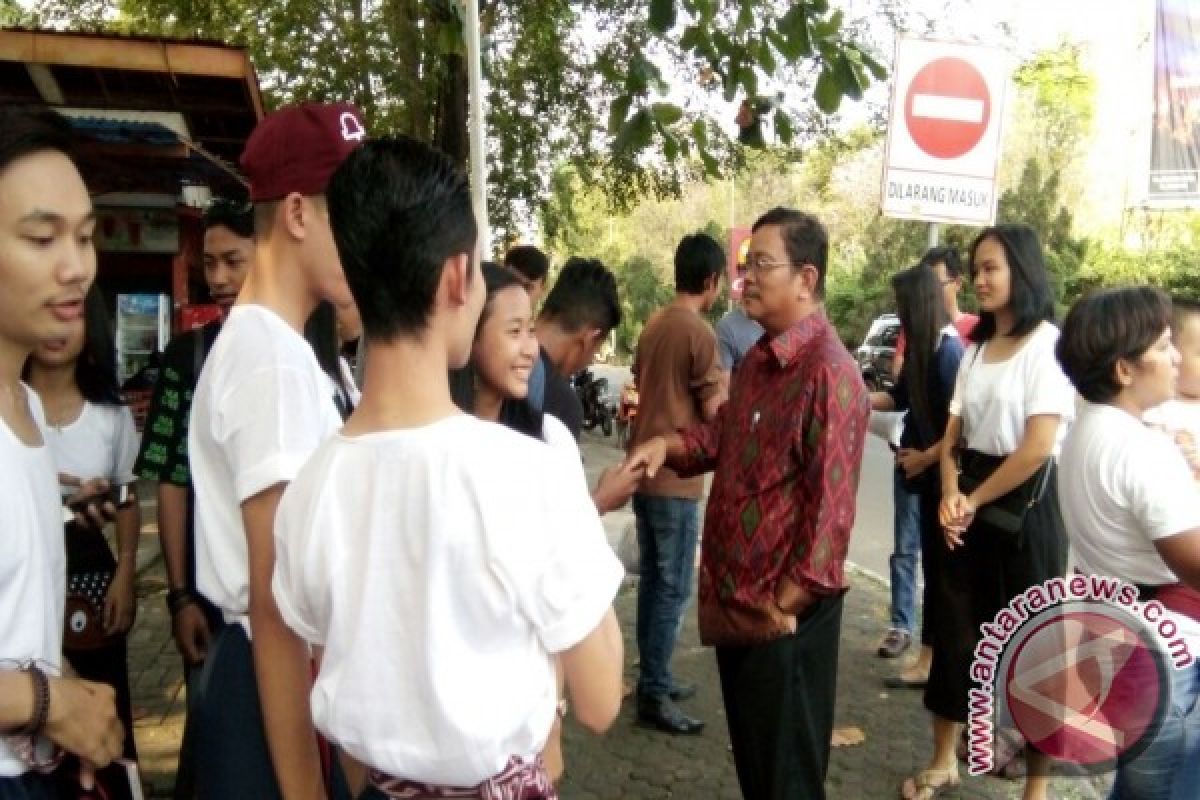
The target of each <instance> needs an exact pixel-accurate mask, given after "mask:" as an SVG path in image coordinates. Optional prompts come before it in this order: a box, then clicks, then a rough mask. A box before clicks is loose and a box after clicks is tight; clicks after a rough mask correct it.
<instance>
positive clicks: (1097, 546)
mask: <svg viewBox="0 0 1200 800" xmlns="http://www.w3.org/2000/svg"><path fill="white" fill-rule="evenodd" d="M1082 408H1083V410H1082V411H1081V412H1080V415H1079V419H1078V420H1077V421H1076V422H1075V424H1074V426H1072V428H1071V432H1070V434H1069V435H1068V436H1067V440H1066V442H1065V443H1064V445H1063V451H1062V455H1061V456H1059V462H1058V463H1059V477H1058V501H1059V506H1060V508H1061V509H1062V515H1063V522H1064V523H1065V524H1066V527H1067V535H1068V536H1070V538H1071V545H1072V548H1073V549H1074V553H1075V559H1076V563H1077V564H1078V566H1079V568H1080V569H1081V570H1083V571H1084V572H1087V573H1091V574H1097V575H1112V576H1114V577H1117V578H1121V579H1123V580H1126V581H1129V582H1130V583H1138V584H1143V585H1150V586H1161V585H1164V584H1169V583H1177V582H1178V580H1179V579H1178V578H1177V577H1175V574H1174V573H1173V572H1171V569H1170V568H1169V567H1168V566H1167V565H1166V564H1165V563H1164V562H1163V560H1162V557H1161V556H1159V554H1158V551H1157V550H1155V548H1154V542H1155V541H1156V540H1158V539H1164V538H1166V537H1169V536H1173V535H1175V534H1177V533H1182V532H1184V531H1189V530H1194V529H1197V528H1200V490H1198V489H1197V486H1196V482H1195V481H1194V480H1192V473H1191V470H1190V469H1188V466H1187V463H1186V462H1185V461H1184V459H1183V455H1182V454H1181V453H1180V452H1179V450H1178V449H1177V448H1176V447H1175V445H1174V444H1173V443H1172V442H1171V441H1170V439H1168V438H1167V437H1166V436H1165V435H1164V434H1163V433H1161V432H1160V431H1156V430H1153V429H1152V428H1148V427H1147V426H1146V425H1144V424H1142V423H1141V422H1139V421H1138V420H1137V419H1136V418H1134V417H1133V416H1132V415H1130V414H1128V413H1126V412H1125V411H1122V410H1121V409H1119V408H1115V407H1113V406H1109V405H1096V404H1092V403H1084V404H1083V407H1082ZM1176 621H1177V624H1178V625H1179V626H1180V630H1181V632H1183V634H1184V635H1185V636H1187V637H1189V638H1190V639H1191V640H1192V648H1193V652H1198V651H1197V650H1196V648H1195V645H1196V644H1200V623H1197V622H1195V621H1194V620H1190V619H1187V618H1185V617H1182V616H1178V615H1177V616H1176Z"/></svg>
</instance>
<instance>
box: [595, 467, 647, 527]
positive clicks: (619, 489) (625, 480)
mask: <svg viewBox="0 0 1200 800" xmlns="http://www.w3.org/2000/svg"><path fill="white" fill-rule="evenodd" d="M644 474H645V470H644V469H643V468H642V467H641V466H636V465H634V464H631V463H630V462H629V461H626V462H624V463H622V464H618V465H617V466H615V467H609V468H608V469H606V470H604V472H602V473H600V480H599V481H597V482H596V488H595V490H593V491H592V501H593V502H595V504H596V510H597V511H599V512H600V513H601V514H607V513H608V512H609V511H613V510H615V509H618V508H620V507H621V506H623V505H625V504H626V503H627V502H629V498H630V496H631V495H632V494H633V493H634V492H636V491H637V489H638V486H640V485H641V483H642V477H643V476H644Z"/></svg>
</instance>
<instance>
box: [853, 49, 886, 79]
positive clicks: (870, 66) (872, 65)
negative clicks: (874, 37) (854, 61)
mask: <svg viewBox="0 0 1200 800" xmlns="http://www.w3.org/2000/svg"><path fill="white" fill-rule="evenodd" d="M859 55H860V56H861V57H862V63H863V66H864V67H866V68H867V70H868V71H869V72H870V73H871V77H872V78H874V79H875V80H877V81H883V80H887V75H888V73H887V68H886V67H884V66H883V64H880V63H879V62H878V61H876V60H875V59H874V58H872V57H871V56H870V55H868V54H867V53H862V52H860V53H859Z"/></svg>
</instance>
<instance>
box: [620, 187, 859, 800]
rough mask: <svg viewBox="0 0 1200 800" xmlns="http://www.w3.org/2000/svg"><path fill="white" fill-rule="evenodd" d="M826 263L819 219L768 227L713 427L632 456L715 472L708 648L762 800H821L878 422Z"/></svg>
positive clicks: (741, 764)
mask: <svg viewBox="0 0 1200 800" xmlns="http://www.w3.org/2000/svg"><path fill="white" fill-rule="evenodd" d="M828 252H829V238H828V235H827V234H826V232H825V228H824V227H823V226H822V225H821V223H820V222H819V221H818V220H817V219H816V217H814V216H812V215H811V214H806V213H803V212H800V211H795V210H792V209H784V208H776V209H774V210H772V211H769V212H767V213H766V214H765V215H763V216H762V217H760V218H759V220H758V221H757V222H756V223H755V224H754V229H753V236H752V238H751V244H750V253H749V257H748V258H747V264H748V267H749V268H748V271H747V273H746V283H745V291H744V294H743V300H744V306H745V310H746V313H747V314H748V315H749V316H750V317H751V318H753V319H754V320H756V321H757V322H758V323H759V324H761V325H762V326H763V328H764V330H765V331H766V335H765V336H764V337H763V339H762V341H760V342H759V343H758V344H757V345H755V346H754V347H753V348H752V349H751V350H750V351H749V352H748V353H747V354H746V357H745V359H744V360H743V361H742V364H741V366H740V367H739V368H738V371H737V372H736V373H735V374H734V376H733V384H732V388H731V394H730V398H729V401H728V402H727V403H726V404H725V405H724V406H723V407H722V408H721V411H720V413H719V414H718V416H717V418H716V419H715V420H713V421H712V422H708V423H704V424H700V425H696V426H694V427H692V428H690V429H688V430H686V431H682V432H679V433H674V434H669V435H666V436H659V437H655V438H654V439H651V440H650V441H648V442H646V443H645V444H644V445H642V446H641V447H639V448H637V449H636V450H634V451H633V452H632V453H631V454H630V456H629V460H630V461H631V462H634V463H637V462H641V463H643V464H645V466H646V469H647V474H649V475H653V474H654V473H655V472H657V471H658V469H659V468H660V467H661V466H662V465H663V464H664V463H665V464H667V465H669V466H670V467H671V468H672V469H674V470H675V471H676V472H677V473H679V474H680V475H695V474H699V473H702V472H705V471H707V470H714V471H715V475H714V477H713V484H712V491H711V493H710V495H709V500H708V509H707V512H706V516H705V520H704V537H703V545H702V548H701V552H702V557H701V566H700V577H699V581H698V584H699V617H700V638H701V640H702V641H703V642H704V643H705V644H707V645H714V646H715V647H716V652H717V668H718V670H719V672H720V676H721V693H722V696H723V698H724V701H725V711H726V718H727V720H728V724H729V738H730V740H731V741H732V743H733V757H734V763H735V765H736V767H737V773H738V782H739V783H740V784H741V789H742V794H743V796H745V797H748V798H754V800H772V799H773V798H806V800H814V799H815V798H824V797H825V773H826V769H827V767H828V764H829V741H830V736H831V734H832V732H833V704H834V697H835V694H836V685H837V653H838V636H839V633H840V627H841V618H842V595H843V593H844V592H845V591H846V589H847V588H848V586H847V583H846V577H845V574H844V572H843V565H844V563H845V560H846V550H847V546H848V544H849V540H850V530H851V528H852V527H853V525H854V505H855V502H854V501H855V492H856V491H857V487H858V474H859V468H860V466H861V463H862V452H863V439H864V436H865V434H866V431H867V417H868V414H869V411H870V402H869V399H868V395H867V391H866V387H864V386H863V382H862V378H861V377H860V375H859V372H858V367H857V365H856V364H855V361H854V359H853V358H852V357H851V356H850V354H849V353H848V352H847V351H846V348H845V347H844V346H842V343H841V341H840V340H839V339H838V336H837V332H836V331H835V330H834V329H833V326H832V325H830V324H829V321H828V320H827V319H826V318H825V315H824V313H823V312H822V310H821V301H822V298H823V296H824V293H825V267H826V260H827V257H828Z"/></svg>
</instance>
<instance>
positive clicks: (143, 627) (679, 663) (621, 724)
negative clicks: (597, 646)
mask: <svg viewBox="0 0 1200 800" xmlns="http://www.w3.org/2000/svg"><path fill="white" fill-rule="evenodd" d="M584 452H585V461H586V466H587V471H588V473H589V477H590V478H591V479H592V480H594V479H595V476H596V475H597V474H598V473H599V471H600V470H601V469H602V468H603V467H604V466H606V465H608V464H611V463H615V462H616V461H617V460H618V459H619V458H620V454H619V453H618V452H617V451H616V450H615V449H614V448H612V447H610V446H609V445H608V443H607V442H605V441H603V440H600V439H597V438H594V437H590V436H586V435H585V442H584ZM143 496H144V497H145V496H151V495H147V494H146V493H144V494H143ZM153 518H154V517H153V513H149V514H147V516H146V519H147V520H151V521H152V520H153ZM631 519H632V514H630V513H629V512H627V511H625V512H617V513H615V514H612V515H609V518H608V519H606V528H607V529H608V531H609V536H610V541H612V542H613V543H614V544H615V543H616V541H617V540H618V539H619V538H620V535H621V532H622V531H623V530H624V528H625V526H626V525H628V523H629V521H630V520H631ZM147 527H148V530H152V526H147ZM156 554H157V540H156V537H154V536H153V535H152V534H150V533H149V532H148V534H147V535H145V536H143V542H142V547H141V553H140V559H139V563H141V564H142V569H141V570H140V573H139V591H138V593H139V597H140V598H141V605H140V613H139V616H138V621H137V624H136V626H135V628H134V631H133V633H132V635H131V640H130V648H129V660H130V673H131V676H132V677H131V680H132V681H133V694H134V703H135V706H137V708H138V710H139V712H140V718H139V719H138V720H137V722H136V723H135V735H136V737H137V743H138V749H139V753H140V757H141V767H142V773H143V776H144V779H145V780H146V782H147V786H148V789H149V792H148V796H149V797H169V796H170V795H169V790H170V786H171V784H172V781H173V776H174V769H175V756H176V752H177V748H178V745H179V738H180V734H181V731H182V721H183V704H184V702H185V699H184V692H183V689H182V682H183V681H182V673H181V667H180V661H179V657H178V655H177V653H176V651H175V647H174V643H173V641H172V640H171V638H170V629H169V626H170V623H169V619H168V616H167V613H166V609H165V605H164V602H163V599H164V596H165V591H166V584H165V580H164V576H163V570H162V564H161V561H160V560H158V559H157V558H156ZM852 583H853V588H852V590H851V591H850V593H849V594H848V595H847V598H846V608H845V614H844V617H843V627H842V639H841V645H840V654H839V662H838V664H839V677H838V702H837V724H838V725H839V726H848V725H854V726H857V727H859V728H861V729H862V731H863V733H864V734H865V735H866V741H865V742H863V743H862V744H861V745H857V746H853V747H846V748H839V749H835V750H834V751H833V753H832V756H831V760H830V769H829V779H828V784H827V785H828V789H829V792H828V793H829V797H830V798H833V799H834V800H841V799H843V798H845V799H846V800H850V799H851V798H893V797H896V796H898V794H897V787H898V786H899V784H900V782H901V781H902V780H903V778H904V777H905V776H906V775H910V774H912V773H913V772H914V771H915V770H916V769H919V768H920V767H921V766H922V765H923V764H924V763H925V760H926V759H927V758H928V756H929V753H930V751H931V744H930V737H929V721H928V716H927V714H926V713H925V711H924V709H923V707H922V705H921V694H920V692H915V691H905V690H901V691H894V690H892V691H889V690H886V689H884V688H883V684H882V681H883V679H884V678H885V677H886V676H887V675H890V674H891V673H892V671H893V670H894V669H895V668H896V665H895V662H891V661H884V660H882V659H879V658H877V657H875V655H874V649H875V646H876V643H877V640H878V637H879V635H880V633H881V631H882V630H883V629H884V627H885V626H886V623H887V605H888V592H887V588H886V587H885V586H884V585H882V584H881V583H879V582H878V581H877V580H876V579H874V578H872V577H870V576H867V575H863V574H858V573H855V574H854V575H853V579H852ZM636 585H637V578H636V576H630V577H629V578H627V579H626V581H625V585H624V586H623V587H622V590H621V592H620V595H619V596H618V599H617V611H618V616H619V617H620V620H621V625H622V629H623V631H624V633H625V647H626V664H627V670H626V672H627V679H628V680H629V681H630V683H631V684H632V683H634V682H636V670H635V669H634V667H633V666H632V665H633V662H634V659H635V658H636V656H637V650H636V645H635V644H634V643H633V641H632V636H633V624H634V613H635V601H636V595H637V589H636ZM674 671H675V673H676V674H677V675H678V676H679V677H680V678H681V679H683V680H685V681H694V682H696V683H697V684H698V686H699V691H698V693H697V695H696V697H695V698H693V699H691V700H689V701H687V702H685V703H684V704H683V705H684V707H685V709H686V710H687V711H688V712H689V713H691V714H693V715H694V716H697V717H700V718H701V719H704V720H705V721H706V722H707V723H708V726H707V727H706V729H705V730H704V732H703V734H701V735H699V736H691V737H676V736H669V735H666V734H662V733H657V732H654V731H650V730H647V729H644V728H640V727H638V726H636V725H635V724H634V721H633V719H634V713H633V712H634V709H633V703H632V702H626V703H625V705H624V708H623V709H622V712H621V716H620V719H618V721H617V722H616V724H615V725H614V726H613V728H612V730H611V731H610V732H609V733H608V734H607V735H606V736H604V737H596V736H592V735H590V734H588V733H586V732H585V731H583V730H581V729H580V728H578V726H576V725H574V724H573V723H571V722H570V721H568V723H567V725H566V729H565V732H564V749H565V753H566V761H567V774H566V778H565V780H564V783H563V785H562V787H561V793H562V796H563V798H564V800H575V799H576V798H578V799H579V800H606V799H607V798H638V800H643V799H644V800H658V799H660V798H703V799H704V800H708V799H709V798H712V799H714V800H725V799H726V798H729V799H730V800H734V799H736V798H738V797H739V796H740V794H739V791H738V787H737V779H736V776H735V774H734V770H733V757H732V754H731V752H730V750H729V739H728V735H727V733H726V729H725V721H724V717H723V715H722V711H721V708H722V706H721V698H720V687H719V683H718V680H717V674H716V662H715V659H714V657H713V654H712V652H711V651H710V650H709V649H708V648H704V647H701V646H700V645H699V641H698V638H697V633H696V619H695V612H694V608H693V609H692V610H689V613H688V615H687V617H686V621H685V624H684V629H683V634H682V637H681V640H680V643H679V646H678V648H677V650H676V654H675V661H674ZM962 774H963V777H964V782H963V785H962V787H961V788H960V789H958V790H956V791H953V792H947V793H945V794H943V795H941V797H944V798H948V799H949V800H953V799H954V798H1016V797H1020V791H1019V789H1020V784H1019V783H1013V782H1008V781H1003V780H1000V779H997V778H970V777H967V776H966V773H965V769H964V770H963V772H962ZM1105 785H1106V782H1105V781H1104V780H1103V779H1082V778H1079V779H1057V780H1056V781H1055V782H1054V792H1055V795H1054V796H1056V797H1059V798H1064V799H1065V800H1073V799H1078V800H1083V799H1085V798H1087V799H1089V800H1091V799H1092V798H1100V797H1104V796H1105V793H1106V792H1105V788H1104V787H1105Z"/></svg>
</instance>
